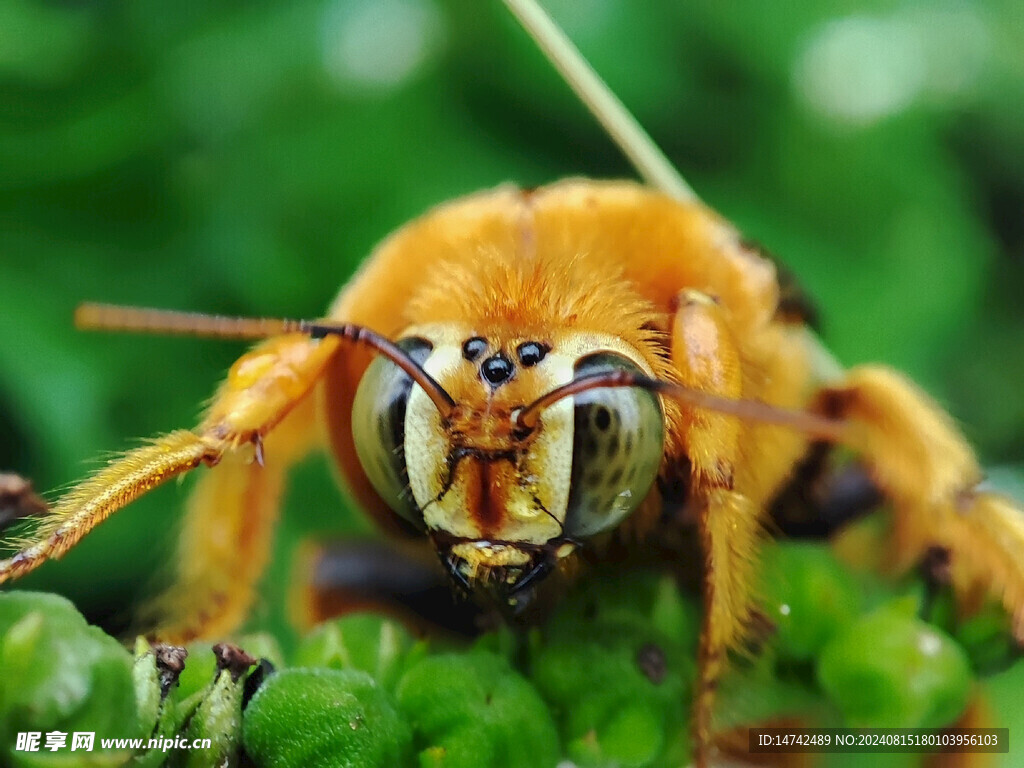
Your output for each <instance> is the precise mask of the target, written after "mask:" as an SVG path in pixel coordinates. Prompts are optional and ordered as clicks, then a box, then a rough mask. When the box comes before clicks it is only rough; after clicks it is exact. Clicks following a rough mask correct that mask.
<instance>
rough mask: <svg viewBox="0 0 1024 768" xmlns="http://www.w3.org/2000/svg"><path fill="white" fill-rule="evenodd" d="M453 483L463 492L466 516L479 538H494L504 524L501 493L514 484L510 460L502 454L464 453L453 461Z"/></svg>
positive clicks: (504, 504) (504, 499)
mask: <svg viewBox="0 0 1024 768" xmlns="http://www.w3.org/2000/svg"><path fill="white" fill-rule="evenodd" d="M455 472H456V473H457V474H458V475H461V476H460V477H458V478H457V480H456V482H458V483H460V484H461V485H462V486H463V487H464V488H465V490H466V512H467V513H468V515H469V517H470V519H471V520H472V521H473V523H474V525H475V526H476V527H477V529H478V530H479V532H480V536H481V537H482V538H489V537H493V536H495V535H496V534H497V533H498V532H500V531H501V529H502V526H503V525H504V522H505V510H506V508H507V505H508V498H507V495H508V494H507V492H506V490H505V489H507V488H510V487H512V486H514V485H515V484H516V481H517V470H516V467H515V464H514V462H513V457H512V456H510V455H508V454H505V453H493V454H492V453H484V452H481V451H464V452H463V453H462V454H461V455H460V456H459V458H458V460H457V465H456V469H455Z"/></svg>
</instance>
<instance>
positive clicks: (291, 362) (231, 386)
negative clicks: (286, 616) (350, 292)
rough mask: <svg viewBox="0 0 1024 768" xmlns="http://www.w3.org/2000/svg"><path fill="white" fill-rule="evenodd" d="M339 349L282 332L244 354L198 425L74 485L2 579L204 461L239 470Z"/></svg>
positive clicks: (3, 568) (4, 565)
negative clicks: (248, 453)
mask: <svg viewBox="0 0 1024 768" xmlns="http://www.w3.org/2000/svg"><path fill="white" fill-rule="evenodd" d="M335 348H336V342H334V341H333V340H325V341H323V342H320V343H317V342H314V341H311V340H310V339H309V338H308V337H306V336H302V335H297V336H283V337H278V338H274V339H270V340H268V341H266V342H265V343H263V344H260V345H259V346H257V347H256V348H255V349H254V350H252V351H251V352H249V353H248V354H246V355H244V356H243V357H242V358H241V359H239V360H238V361H237V362H236V363H235V365H234V366H233V367H232V369H231V372H230V374H229V376H228V379H227V381H225V383H224V384H223V385H222V386H221V388H220V390H219V392H218V394H217V397H216V398H215V399H214V402H213V403H212V405H211V407H210V409H209V411H208V415H207V417H206V418H205V419H204V420H203V422H202V424H201V425H200V426H199V428H198V429H197V430H196V431H188V430H181V431H177V432H172V433H170V434H169V435H165V436H163V437H160V438H157V439H156V440H154V441H153V442H152V443H151V444H149V445H145V446H143V447H141V448H136V449H135V450H132V451H129V452H128V453H126V454H125V455H124V456H122V457H120V458H118V459H116V460H115V461H112V462H111V463H110V464H109V465H108V466H107V467H104V468H103V469H101V470H100V471H99V472H97V473H96V474H94V475H93V476H92V477H90V478H88V479H86V480H85V481H83V482H82V483H80V484H79V485H77V486H76V487H74V488H72V490H71V491H69V492H68V493H67V494H65V495H64V496H63V497H61V498H60V499H59V500H58V501H57V502H56V504H54V506H53V507H52V508H51V510H50V512H49V513H48V514H47V515H46V516H45V517H43V519H42V522H41V523H40V526H39V528H38V529H37V530H36V532H35V533H34V534H33V535H32V537H31V538H30V539H29V540H28V541H26V542H25V543H24V546H23V548H22V549H21V551H19V552H17V553H15V554H14V555H13V556H12V557H11V558H9V559H7V560H3V561H0V583H2V582H4V581H6V580H8V579H11V578H16V577H18V576H21V575H24V574H25V573H28V572H29V571H31V570H32V569H34V568H36V567H37V566H39V565H41V564H42V563H43V562H45V561H46V560H48V559H50V558H55V557H60V556H61V555H62V554H64V553H65V552H67V551H68V550H69V549H70V548H71V547H73V546H74V545H75V544H77V543H78V541H80V540H81V539H82V537H83V536H85V535H86V534H87V533H88V532H89V531H91V530H92V529H93V528H94V527H95V526H96V525H98V524H99V523H101V522H103V521H104V520H106V519H107V518H108V517H109V516H110V515H111V514H113V513H114V512H116V511H117V510H119V509H121V508H122V507H124V506H126V505H127V504H129V503H131V502H132V501H134V500H135V499H136V498H138V497H139V496H141V495H142V494H144V493H146V492H147V491H149V490H151V489H152V488H155V487H156V486H157V485H160V484H161V483H164V482H165V481H167V480H169V479H170V478H172V477H175V476H178V475H181V474H183V473H185V472H188V471H189V470H192V469H194V468H196V467H197V466H199V465H200V464H202V463H206V464H209V465H211V466H213V465H217V464H219V463H221V462H222V461H223V463H224V465H225V472H226V474H228V475H232V472H231V470H230V469H228V467H230V466H233V465H234V464H235V463H236V462H239V461H241V458H240V456H241V455H242V454H239V456H236V455H235V454H236V453H239V449H243V448H248V449H250V450H251V447H252V446H254V445H255V446H256V447H257V448H258V447H259V446H260V445H261V441H262V440H263V439H264V437H265V435H266V433H267V432H269V430H271V429H272V428H273V427H274V426H276V425H277V423H278V422H280V421H281V420H282V419H283V418H284V417H285V415H287V414H288V413H289V411H291V410H292V408H293V407H295V406H296V405H297V404H298V403H299V402H300V401H302V399H303V398H304V396H305V395H306V394H307V393H308V392H309V390H310V389H311V388H312V386H313V384H314V383H315V382H316V380H317V379H318V377H319V375H320V372H321V371H322V370H323V367H324V365H325V364H326V362H327V360H328V359H329V358H330V355H331V354H332V353H333V351H334V349H335ZM275 444H276V443H275ZM235 474H236V475H237V473H235ZM240 509H241V510H242V512H244V511H245V510H244V508H240ZM200 538H202V536H200ZM241 543H243V544H244V543H245V540H244V539H243V540H242V542H241ZM183 554H189V556H191V553H183ZM198 554H199V555H200V556H202V555H203V551H202V550H200V551H199V553H198Z"/></svg>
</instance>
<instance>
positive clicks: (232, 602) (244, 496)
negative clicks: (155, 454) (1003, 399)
mask: <svg viewBox="0 0 1024 768" xmlns="http://www.w3.org/2000/svg"><path fill="white" fill-rule="evenodd" d="M334 349H335V344H334V343H333V342H332V340H325V341H324V342H320V343H319V344H317V343H315V342H311V341H310V340H309V339H308V337H302V336H282V337H278V338H274V339H269V340H267V341H266V342H263V343H262V344H260V345H258V346H257V347H255V348H254V349H253V350H252V351H250V352H248V353H247V354H246V355H244V356H243V357H242V358H241V359H239V360H238V361H237V362H236V363H235V364H234V366H232V369H231V372H230V373H229V374H228V378H227V380H226V381H225V382H224V384H223V385H222V386H221V388H220V390H219V391H218V393H217V396H216V397H215V398H214V400H213V402H212V404H211V406H210V408H209V410H208V412H207V415H206V418H205V419H204V420H203V423H202V425H201V427H200V430H201V432H202V433H203V434H205V435H209V436H211V437H215V438H216V439H218V440H219V441H220V442H221V444H222V445H224V446H227V448H226V449H225V450H224V451H223V453H222V454H221V460H220V462H219V463H218V464H217V466H216V467H214V468H213V469H212V470H211V471H210V472H209V473H207V474H205V475H204V477H203V478H202V479H201V480H200V482H199V484H198V485H197V486H196V487H195V489H194V490H193V491H192V494H191V496H190V497H189V500H188V505H187V507H186V514H185V518H184V522H183V524H182V529H181V533H180V534H179V538H178V547H177V555H176V558H175V573H174V575H173V578H172V582H171V585H170V586H169V587H168V588H167V589H166V590H164V591H163V592H162V593H161V594H160V595H158V596H157V597H156V598H155V599H154V600H153V601H152V602H151V603H150V604H149V605H148V606H145V607H144V609H143V611H142V613H141V616H140V628H142V629H147V630H150V633H151V634H152V635H153V636H154V637H156V638H158V639H160V640H161V641H163V642H172V643H176V644H181V643H184V642H188V641H190V640H194V639H197V638H216V637H223V636H224V635H227V634H229V633H230V632H232V631H234V630H235V629H237V628H238V626H239V625H240V624H241V623H242V622H243V621H244V620H245V619H246V617H247V615H248V613H249V609H250V608H251V606H252V604H253V602H254V601H255V599H256V587H257V584H258V582H259V579H260V576H262V574H263V571H264V569H265V567H266V564H267V561H268V560H269V557H270V551H271V547H272V544H273V533H274V528H275V525H276V522H277V516H278V509H279V506H280V500H281V495H282V493H283V491H284V485H285V477H286V475H287V472H288V469H289V468H290V467H291V466H292V465H293V464H294V463H295V462H296V461H298V460H299V459H300V458H302V456H304V455H305V454H306V453H308V452H309V451H310V450H311V449H312V448H313V447H314V446H315V444H316V442H317V439H318V437H319V432H318V430H317V428H316V400H315V398H314V397H313V396H312V393H311V389H312V388H313V386H314V384H315V383H316V381H317V380H318V379H319V376H320V373H321V372H322V370H323V368H324V365H325V364H326V362H327V360H328V359H329V357H330V355H331V354H332V352H333V350H334Z"/></svg>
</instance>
